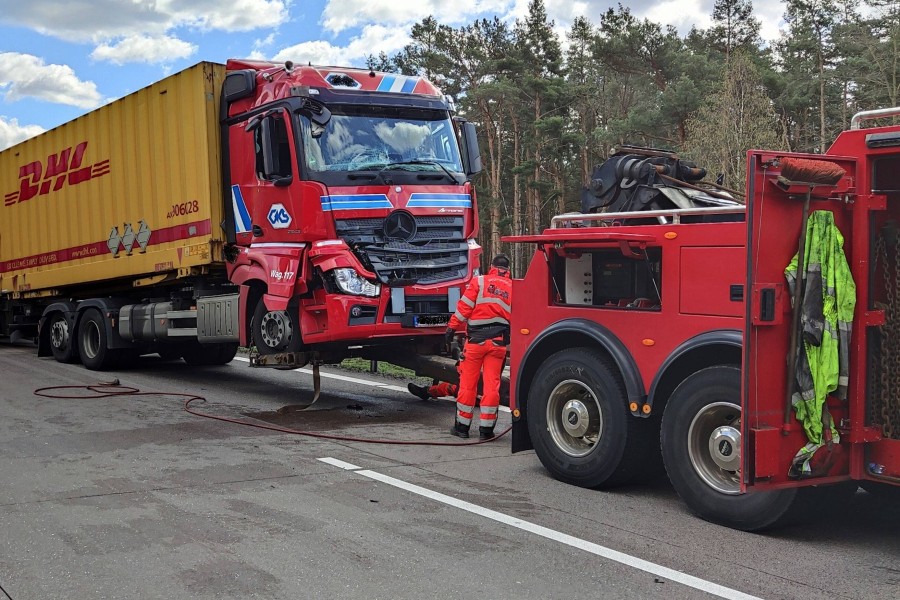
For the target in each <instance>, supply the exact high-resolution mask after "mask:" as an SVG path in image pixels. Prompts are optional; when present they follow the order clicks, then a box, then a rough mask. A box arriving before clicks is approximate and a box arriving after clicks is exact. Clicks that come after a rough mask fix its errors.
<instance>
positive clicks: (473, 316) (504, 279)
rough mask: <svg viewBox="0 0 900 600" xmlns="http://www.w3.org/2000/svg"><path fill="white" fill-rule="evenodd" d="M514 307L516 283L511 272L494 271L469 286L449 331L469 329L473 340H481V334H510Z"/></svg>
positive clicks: (449, 325)
mask: <svg viewBox="0 0 900 600" xmlns="http://www.w3.org/2000/svg"><path fill="white" fill-rule="evenodd" d="M511 306H512V280H510V278H509V271H506V270H503V271H501V270H500V269H497V268H496V267H494V268H491V270H490V271H489V272H488V274H487V275H480V276H478V277H475V278H474V279H472V281H471V282H469V287H467V288H466V293H465V294H463V296H462V298H460V299H459V302H458V303H457V305H456V312H455V313H454V314H453V316H452V317H451V318H450V323H449V324H448V327H449V328H450V329H453V330H454V331H455V330H459V329H462V327H463V326H465V327H466V328H467V330H468V333H469V338H470V339H471V338H473V337H475V338H476V339H477V337H478V332H479V330H481V331H491V332H493V331H495V330H496V331H497V332H498V333H497V334H496V335H503V334H508V332H509V318H510V311H511Z"/></svg>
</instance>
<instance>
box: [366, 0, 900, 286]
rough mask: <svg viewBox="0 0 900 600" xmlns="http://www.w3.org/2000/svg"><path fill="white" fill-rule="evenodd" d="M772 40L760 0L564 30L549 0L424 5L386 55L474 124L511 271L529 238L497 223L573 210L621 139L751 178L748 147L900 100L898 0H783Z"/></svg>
mask: <svg viewBox="0 0 900 600" xmlns="http://www.w3.org/2000/svg"><path fill="white" fill-rule="evenodd" d="M783 6H784V15H783V18H784V26H783V27H782V33H781V36H780V38H778V39H776V40H768V41H764V40H763V39H761V37H760V22H759V20H758V19H757V18H756V17H755V16H754V12H753V5H752V3H751V0H716V1H715V4H714V7H713V12H712V15H711V17H712V25H711V26H710V28H708V29H700V28H696V27H695V28H693V29H692V30H691V31H690V32H688V33H687V34H686V35H680V34H679V32H678V31H677V30H675V29H674V28H673V27H670V26H663V25H660V24H658V23H655V22H652V21H650V20H647V19H641V18H638V17H636V16H635V15H634V14H632V12H631V11H630V10H629V9H628V8H627V7H625V6H623V5H621V4H620V5H618V7H617V8H614V9H609V10H607V11H606V12H605V13H603V14H599V15H596V16H595V17H592V18H590V19H589V18H584V17H579V18H576V19H575V20H574V22H573V23H572V25H571V27H570V28H569V29H568V31H566V32H565V34H564V36H562V37H561V36H560V35H558V34H557V33H556V28H555V24H554V23H553V22H552V21H550V20H549V19H548V16H547V11H546V7H545V6H544V3H543V0H531V2H530V4H529V7H528V13H527V15H526V16H525V17H524V18H523V19H520V20H518V21H516V22H515V23H513V24H508V23H506V22H504V21H501V20H500V19H497V18H494V19H483V20H478V21H475V22H473V23H471V24H468V25H465V26H461V27H451V26H447V25H442V24H440V23H438V22H437V21H436V20H435V19H433V18H431V17H429V18H426V19H424V20H422V21H421V22H419V23H417V24H415V25H414V26H413V27H412V31H411V37H412V41H411V42H410V44H408V45H407V46H406V47H405V48H404V49H403V50H401V51H400V52H398V53H396V54H394V55H391V56H388V55H385V54H381V55H378V56H370V57H369V59H368V67H369V68H372V69H375V70H382V71H391V72H397V73H404V74H407V75H420V76H424V77H426V78H428V79H430V80H431V81H433V82H434V83H436V84H437V85H438V86H439V87H440V88H441V89H442V90H443V92H444V93H445V94H449V95H451V96H452V97H453V98H454V99H455V101H456V104H457V109H458V111H459V113H460V115H461V116H463V117H464V118H466V119H468V120H470V121H473V122H475V123H476V124H477V126H478V132H479V143H480V146H481V155H482V162H483V165H484V171H483V172H482V173H481V174H480V175H478V176H476V178H475V185H476V189H477V194H478V201H479V218H480V233H479V242H480V243H481V245H482V246H483V247H484V253H485V255H486V256H488V257H489V256H492V255H493V254H494V253H496V252H498V251H506V252H509V253H510V256H511V257H512V258H513V268H514V273H515V274H516V275H518V276H521V275H522V274H523V272H524V268H525V264H526V261H527V260H528V258H529V255H528V254H527V253H528V252H530V249H527V248H524V247H522V246H524V245H522V244H517V245H516V247H515V248H510V247H509V246H508V245H507V244H504V243H501V241H500V238H501V236H504V235H509V234H527V233H533V232H538V231H541V230H542V229H543V228H545V227H547V226H548V224H549V222H550V218H551V217H552V216H553V215H554V214H559V213H564V212H571V211H577V210H579V208H580V198H581V193H582V187H583V186H584V185H586V183H587V182H588V181H589V180H590V174H591V171H592V170H593V167H594V165H596V164H599V163H601V162H603V160H604V159H605V158H606V157H608V156H609V155H610V153H611V152H612V151H614V149H615V148H616V147H617V146H619V145H631V146H647V147H653V148H660V149H666V150H669V151H674V152H677V153H678V154H679V156H683V157H685V158H687V159H690V160H693V161H695V162H696V163H697V164H698V165H699V166H702V167H705V168H706V169H707V170H708V171H709V173H710V176H711V177H710V179H712V178H715V179H716V180H718V182H720V183H721V184H722V185H724V186H726V187H728V188H732V189H737V190H741V189H743V186H744V178H745V174H744V170H745V164H744V163H745V154H746V151H747V150H748V149H751V148H764V149H772V150H788V151H795V152H811V153H820V152H823V151H825V150H827V148H828V146H829V145H830V144H831V142H832V141H833V140H834V138H835V136H836V135H837V134H838V133H839V132H840V131H842V130H843V129H846V128H847V127H848V125H849V122H850V118H851V117H852V116H853V114H854V113H856V112H858V111H861V110H871V109H877V108H886V107H894V106H898V105H900V99H898V94H900V64H898V61H900V0H862V2H860V0H784V4H783Z"/></svg>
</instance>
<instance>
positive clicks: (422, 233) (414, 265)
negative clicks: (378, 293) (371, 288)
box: [335, 217, 469, 285]
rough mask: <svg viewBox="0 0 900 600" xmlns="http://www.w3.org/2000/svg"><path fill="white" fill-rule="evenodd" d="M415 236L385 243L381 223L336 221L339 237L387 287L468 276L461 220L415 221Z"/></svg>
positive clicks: (355, 220)
mask: <svg viewBox="0 0 900 600" xmlns="http://www.w3.org/2000/svg"><path fill="white" fill-rule="evenodd" d="M415 220H416V234H415V235H414V236H413V237H412V238H410V239H409V240H406V241H401V240H395V239H388V238H387V237H386V236H385V234H384V219H383V218H375V219H339V220H337V221H335V227H336V229H337V234H338V237H340V238H341V239H342V240H344V241H345V242H347V245H348V246H350V247H351V248H352V249H353V251H354V252H355V253H356V255H357V256H358V257H359V259H360V260H361V261H362V263H363V264H364V265H365V266H366V267H367V268H369V269H370V270H372V271H373V272H374V273H375V274H376V275H378V279H379V280H380V281H381V282H382V283H384V284H386V285H412V284H414V283H419V284H436V283H443V282H445V281H452V280H454V279H462V278H464V277H465V276H466V274H467V273H468V266H469V245H468V242H467V241H466V239H465V235H464V233H463V231H464V230H463V225H464V220H463V217H416V218H415Z"/></svg>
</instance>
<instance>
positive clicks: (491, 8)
mask: <svg viewBox="0 0 900 600" xmlns="http://www.w3.org/2000/svg"><path fill="white" fill-rule="evenodd" d="M509 5H510V1H509V0H471V1H470V2H465V3H462V2H459V1H458V0H418V1H416V2H398V1H397V0H367V1H366V2H360V1H359V0H328V1H327V3H326V4H325V9H324V10H323V11H322V25H323V26H324V27H325V29H327V30H328V31H331V32H334V33H340V32H341V31H343V30H345V29H349V28H352V27H358V26H360V25H363V24H364V23H376V24H386V25H395V26H402V25H409V24H412V23H415V22H417V21H421V20H422V19H424V18H425V17H428V16H433V17H434V18H435V19H436V20H437V22H438V23H442V24H445V25H457V24H461V23H468V22H469V21H471V20H472V18H473V17H474V16H475V15H479V14H483V13H499V14H503V13H505V12H506V10H507V7H508V6H509Z"/></svg>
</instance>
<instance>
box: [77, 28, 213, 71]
mask: <svg viewBox="0 0 900 600" xmlns="http://www.w3.org/2000/svg"><path fill="white" fill-rule="evenodd" d="M196 51H197V46H195V45H194V44H189V43H188V42H185V41H182V40H179V39H178V38H174V37H170V36H167V35H162V36H155V37H151V36H147V35H131V36H128V37H125V38H123V39H121V40H119V41H118V42H116V43H113V44H100V45H99V46H97V47H96V48H94V51H93V52H91V58H92V59H94V60H105V61H109V62H111V63H114V64H117V65H123V64H125V63H148V64H156V63H168V62H171V61H173V60H177V59H180V58H187V57H189V56H190V55H192V54H194V53H195V52H196Z"/></svg>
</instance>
